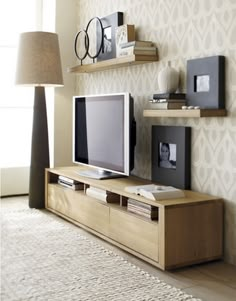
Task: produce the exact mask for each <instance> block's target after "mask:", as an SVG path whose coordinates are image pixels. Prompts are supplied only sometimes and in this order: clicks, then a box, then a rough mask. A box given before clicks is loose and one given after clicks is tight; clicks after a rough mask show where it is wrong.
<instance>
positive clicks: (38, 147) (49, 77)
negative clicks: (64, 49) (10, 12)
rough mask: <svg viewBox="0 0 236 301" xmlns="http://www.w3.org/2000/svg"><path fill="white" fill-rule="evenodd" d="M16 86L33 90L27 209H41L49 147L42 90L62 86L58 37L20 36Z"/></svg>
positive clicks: (30, 34)
mask: <svg viewBox="0 0 236 301" xmlns="http://www.w3.org/2000/svg"><path fill="white" fill-rule="evenodd" d="M16 84H17V85H24V86H34V87H35V94H34V113H33V128H32V142H31V163H30V183H29V207H30V208H37V209H40V208H44V207H45V168H47V167H49V143H48V125H47V109H46V100H45V88H44V87H50V86H51V87H52V86H63V77H62V69H61V59H60V51H59V42H58V36H57V34H55V33H50V32H42V31H37V32H25V33H22V34H21V36H20V41H19V49H18V59H17V70H16Z"/></svg>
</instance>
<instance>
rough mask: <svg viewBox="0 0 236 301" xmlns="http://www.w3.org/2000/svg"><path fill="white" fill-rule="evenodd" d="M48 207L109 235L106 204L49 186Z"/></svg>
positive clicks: (79, 192) (56, 186) (72, 191)
mask: <svg viewBox="0 0 236 301" xmlns="http://www.w3.org/2000/svg"><path fill="white" fill-rule="evenodd" d="M47 206H48V207H49V208H52V209H54V210H56V211H58V212H60V213H62V214H63V215H65V216H68V217H70V218H72V219H74V220H76V221H78V222H79V223H81V224H84V225H85V226H87V227H90V228H92V229H94V230H96V231H98V232H100V233H102V234H104V235H106V236H107V235H108V233H109V231H108V227H109V208H108V206H107V205H106V204H103V203H100V202H99V201H97V200H93V199H92V198H90V197H88V196H86V195H85V194H84V192H83V191H74V190H71V189H67V188H62V187H59V186H58V185H53V184H50V185H48V201H47Z"/></svg>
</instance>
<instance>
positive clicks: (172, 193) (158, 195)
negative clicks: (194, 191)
mask: <svg viewBox="0 0 236 301" xmlns="http://www.w3.org/2000/svg"><path fill="white" fill-rule="evenodd" d="M125 191H126V192H129V193H135V194H137V195H141V196H143V197H145V198H147V199H149V200H153V201H157V200H158V201H159V200H164V199H173V198H183V197H185V194H184V191H183V190H181V189H177V188H175V187H172V186H162V185H155V184H147V185H138V186H127V187H125Z"/></svg>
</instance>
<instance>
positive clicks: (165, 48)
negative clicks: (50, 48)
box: [76, 0, 236, 265]
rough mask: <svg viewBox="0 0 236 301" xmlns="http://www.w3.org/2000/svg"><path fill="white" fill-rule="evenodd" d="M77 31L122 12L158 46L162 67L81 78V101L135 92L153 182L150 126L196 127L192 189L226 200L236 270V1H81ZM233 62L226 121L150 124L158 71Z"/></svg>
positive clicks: (138, 170) (140, 162)
mask: <svg viewBox="0 0 236 301" xmlns="http://www.w3.org/2000/svg"><path fill="white" fill-rule="evenodd" d="M77 11H78V22H77V25H78V30H79V29H81V28H84V27H85V26H86V24H87V22H88V20H89V19H90V18H91V17H94V16H99V17H103V16H106V15H109V14H111V13H113V12H116V11H122V12H123V13H124V23H127V24H135V27H136V33H137V38H138V39H140V40H152V41H153V42H155V44H156V46H157V47H158V52H159V62H155V63H150V64H145V65H140V66H133V67H125V68H120V69H116V70H109V71H104V72H97V73H94V74H84V75H77V76H76V94H77V95H79V94H90V93H91V94H92V93H93V94H95V93H110V92H121V91H129V92H131V93H132V95H133V97H134V101H135V116H136V120H137V125H138V128H137V146H136V154H135V169H134V171H133V173H134V174H136V175H139V176H142V177H145V178H149V179H150V177H151V125H153V124H158V125H179V126H191V127H192V141H191V144H192V154H191V156H192V160H191V178H192V189H193V190H196V191H200V192H205V193H209V194H212V195H216V196H219V197H222V198H223V199H224V200H225V247H224V252H225V260H226V261H227V262H230V263H232V264H234V265H236V230H235V229H236V1H235V0H225V1H222V0H178V1H177V0H145V1H144V0H119V1H110V0H100V1H99V2H97V1H93V0H78V1H77ZM211 55H224V56H226V108H227V111H228V116H227V117H223V118H222V117H221V118H215V117H214V118H199V119H198V118H186V119H184V118H144V117H143V109H144V108H145V106H146V104H147V101H148V99H149V98H150V97H151V96H152V94H153V93H157V92H158V85H157V76H158V72H159V71H160V70H161V68H163V67H164V66H166V65H167V63H168V61H169V62H170V63H171V66H173V67H175V68H176V69H177V70H178V71H179V72H180V75H181V83H180V91H183V92H185V91H186V61H187V60H188V59H191V58H197V57H204V56H211Z"/></svg>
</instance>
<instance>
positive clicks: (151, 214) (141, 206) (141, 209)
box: [127, 198, 158, 220]
mask: <svg viewBox="0 0 236 301" xmlns="http://www.w3.org/2000/svg"><path fill="white" fill-rule="evenodd" d="M127 210H128V211H130V212H133V213H135V214H138V215H141V216H143V217H146V218H148V219H151V220H157V219H158V207H154V206H152V205H149V204H145V203H142V202H139V201H136V200H134V199H131V198H129V199H128V203H127Z"/></svg>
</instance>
